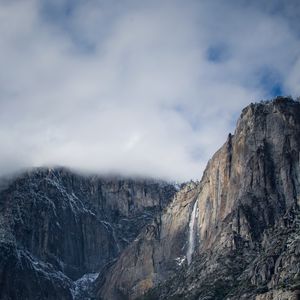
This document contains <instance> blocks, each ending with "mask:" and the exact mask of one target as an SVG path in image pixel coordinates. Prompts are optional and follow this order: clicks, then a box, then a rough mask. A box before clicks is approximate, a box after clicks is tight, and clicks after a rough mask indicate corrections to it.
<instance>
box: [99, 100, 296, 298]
mask: <svg viewBox="0 0 300 300" xmlns="http://www.w3.org/2000/svg"><path fill="white" fill-rule="evenodd" d="M299 153H300V104H299V103H298V102H295V101H293V100H292V99H289V98H282V97H281V98H277V99H275V100H274V101H270V102H263V103H259V104H251V105H250V106H248V107H247V108H245V109H244V110H243V112H242V115H241V117H240V119H239V121H238V123H237V128H236V131H235V133H234V135H229V136H228V139H227V141H226V143H225V144H224V145H223V146H222V147H221V149H220V150H219V151H218V152H217V153H216V154H215V155H214V156H213V158H212V159H211V160H210V161H209V163H208V165H207V168H206V170H205V172H204V175H203V177H202V180H201V182H199V183H195V184H194V185H192V187H191V186H190V187H189V186H186V188H185V189H186V190H184V189H183V190H181V191H180V192H179V193H178V194H177V196H176V197H175V200H174V202H172V203H171V204H170V205H169V207H168V208H167V209H166V210H165V212H164V213H163V215H162V216H160V217H158V218H156V219H155V221H154V222H153V223H152V224H151V226H148V227H147V229H145V230H144V231H143V232H142V233H141V234H140V235H139V236H138V239H137V240H136V241H134V242H133V243H132V244H131V245H130V246H129V247H128V248H127V249H126V250H125V252H124V253H122V255H121V256H120V258H119V259H118V261H117V262H116V264H115V265H114V266H113V267H112V268H111V269H110V270H109V272H108V273H107V276H105V278H101V276H100V278H99V281H98V289H97V295H98V298H99V299H126V298H128V299H136V298H139V297H144V299H255V297H270V296H269V295H275V294H276V293H277V294H278V295H279V294H280V293H281V292H282V293H283V295H285V296H284V297H286V295H290V296H288V297H292V296H293V295H294V294H295V293H296V291H297V290H298V289H299V287H300V286H299V282H300V281H299V280H300V278H299V270H300V257H299V250H298V249H299V243H300V237H299V228H298V225H297V224H298V218H299V204H300V161H299ZM195 203H196V207H197V211H196V215H195V220H194V222H196V225H195V226H191V223H190V221H191V216H192V212H193V207H194V205H195ZM191 228H192V229H191ZM191 230H193V232H192V233H191ZM191 234H192V236H194V238H195V240H194V241H193V243H194V246H193V249H194V251H193V255H192V257H191V263H190V264H187V261H186V259H185V258H186V255H187V250H188V248H189V247H188V243H189V241H190V237H191ZM290 262H292V263H290ZM149 290H150V291H149ZM147 291H148V293H146V292H147ZM145 293H146V295H144V294H145ZM272 293H273V294H272ZM277 294H276V295H277ZM142 295H144V296H142ZM274 297H275V296H274ZM276 297H277V296H276ZM278 297H281V296H278ZM282 297H283V296H282ZM257 299H259V298H257ZM261 299H263V298H261ZM278 299H280V298H278ZM287 299H288V298H287Z"/></svg>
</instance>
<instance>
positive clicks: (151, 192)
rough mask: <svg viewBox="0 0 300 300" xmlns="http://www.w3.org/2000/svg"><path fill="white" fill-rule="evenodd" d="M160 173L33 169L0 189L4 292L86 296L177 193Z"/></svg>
mask: <svg viewBox="0 0 300 300" xmlns="http://www.w3.org/2000/svg"><path fill="white" fill-rule="evenodd" d="M175 192H176V189H175V187H174V186H173V185H171V184H167V183H165V182H162V181H157V180H144V179H124V178H105V177H99V176H81V175H78V174H75V173H72V172H71V171H69V170H66V169H63V168H58V169H45V168H40V169H34V170H31V171H28V172H26V173H23V174H22V175H20V176H17V177H16V178H13V179H11V180H6V181H5V184H2V188H1V191H0V262H1V263H0V299H22V300H23V299H84V298H85V297H87V298H89V292H90V291H89V285H90V284H91V283H92V281H93V280H94V279H95V278H96V277H97V275H98V273H99V272H102V271H103V270H105V269H106V268H107V267H108V266H109V265H110V264H112V263H113V262H114V261H115V259H116V258H117V257H118V256H119V255H120V253H121V252H122V251H123V249H124V248H126V246H127V245H128V244H130V243H131V242H132V241H133V240H134V239H135V238H136V236H137V235H138V234H139V232H140V230H141V228H143V227H144V226H145V225H146V224H147V223H149V222H151V221H152V220H153V218H154V216H155V215H156V214H157V213H159V212H161V211H162V210H163V209H164V207H166V205H167V204H168V203H169V202H170V200H171V199H172V197H173V195H174V193H175Z"/></svg>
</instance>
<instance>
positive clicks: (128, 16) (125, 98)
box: [0, 0, 300, 181]
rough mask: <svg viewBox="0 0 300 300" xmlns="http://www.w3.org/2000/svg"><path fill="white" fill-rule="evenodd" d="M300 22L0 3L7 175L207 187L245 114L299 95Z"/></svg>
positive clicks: (213, 12)
mask: <svg viewBox="0 0 300 300" xmlns="http://www.w3.org/2000/svg"><path fill="white" fill-rule="evenodd" d="M249 2H251V4H249ZM299 19H300V3H299V1H298V0H295V1H290V0H282V1H277V0H272V1H271V0H269V1H268V0H265V1H264V0H257V1H246V0H245V1H242V0H241V1H234V0H228V1H211V0H210V1H205V0H197V1H196V0H195V1H193V0H187V1H182V0H181V1H179V0H178V1H177V0H172V1H167V0H166V1H162V0H159V1H155V0H151V1H149V0H147V1H146V0H137V1H123V0H122V1H121V0H119V1H118V0H111V1H102V0H44V1H43V0H20V1H18V0H0V63H1V69H0V141H1V147H0V174H5V173H8V172H12V171H16V170H19V169H21V168H26V167H31V166H43V165H62V166H68V167H72V168H76V169H80V170H85V171H91V172H99V173H107V172H113V173H121V174H123V175H145V176H155V177H162V178H166V179H171V180H180V181H181V180H188V179H191V178H194V179H199V178H200V177H201V175H202V172H203V169H204V167H205V165H206V162H207V160H208V159H209V158H210V156H211V155H212V154H213V153H214V152H215V151H216V150H217V149H218V147H220V146H221V145H222V144H223V143H224V142H225V140H226V137H227V135H228V133H229V132H232V131H233V130H234V127H235V123H236V120H237V118H238V115H239V113H240V110H241V109H242V108H243V107H244V106H246V105H248V104H249V103H250V102H254V101H259V100H261V99H269V98H271V97H274V96H276V95H281V94H283V95H292V96H299V95H300V25H299V24H300V23H299V22H298V21H299Z"/></svg>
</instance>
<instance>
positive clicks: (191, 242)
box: [186, 199, 198, 265]
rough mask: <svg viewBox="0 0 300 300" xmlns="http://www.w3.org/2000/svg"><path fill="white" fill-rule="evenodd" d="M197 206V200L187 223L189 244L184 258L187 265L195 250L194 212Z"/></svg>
mask: <svg viewBox="0 0 300 300" xmlns="http://www.w3.org/2000/svg"><path fill="white" fill-rule="evenodd" d="M197 206H198V199H197V200H196V201H195V203H194V206H193V211H192V214H191V218H190V222H189V244H188V249H187V253H186V258H187V262H188V265H189V264H190V263H191V261H192V255H193V252H194V249H195V233H196V232H195V220H196V218H197V216H196V212H197Z"/></svg>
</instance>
